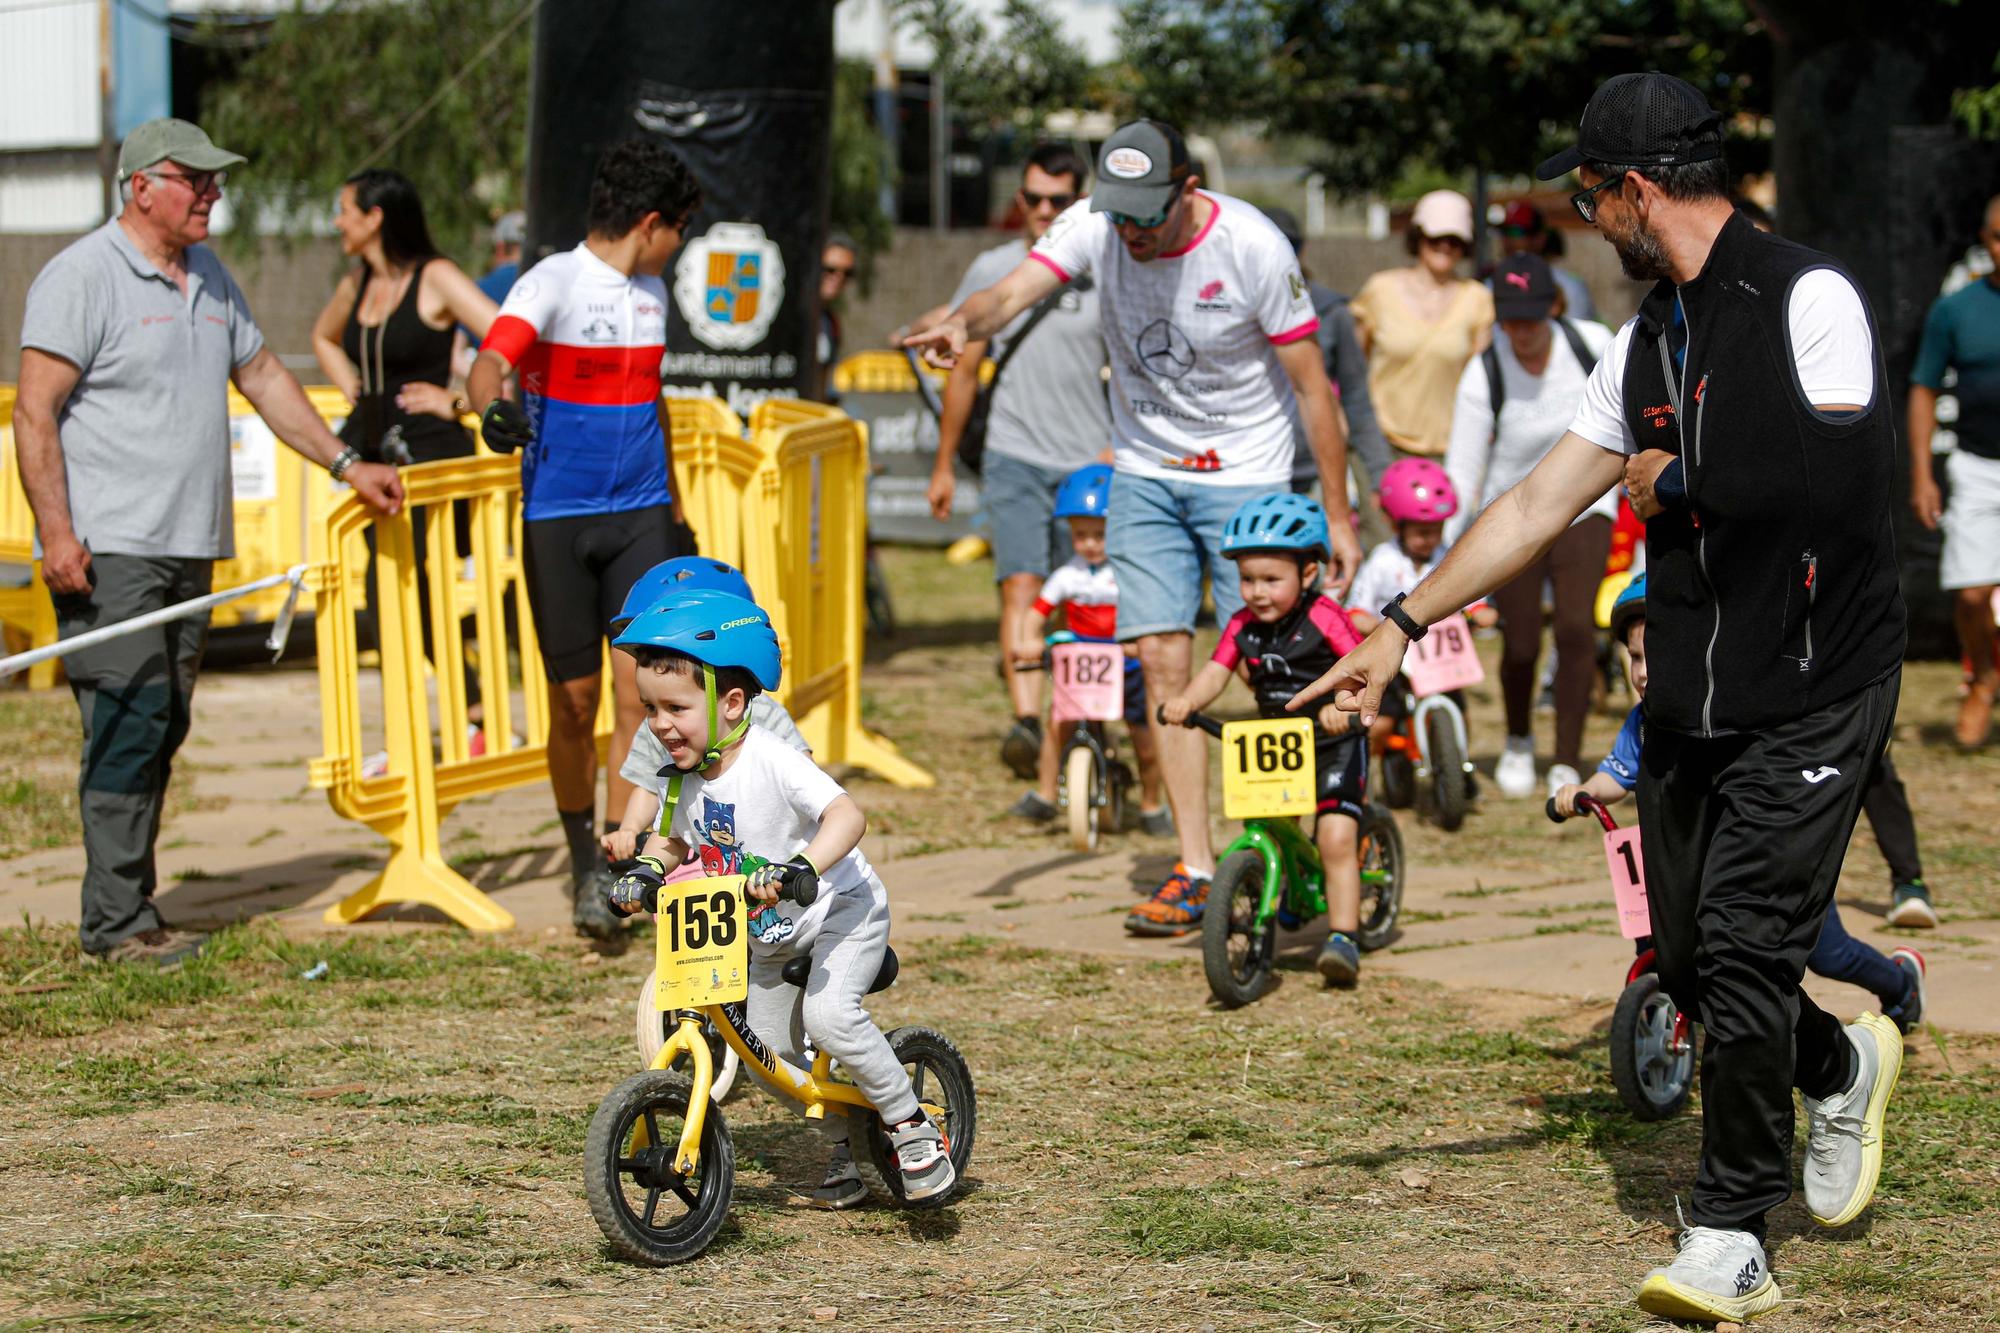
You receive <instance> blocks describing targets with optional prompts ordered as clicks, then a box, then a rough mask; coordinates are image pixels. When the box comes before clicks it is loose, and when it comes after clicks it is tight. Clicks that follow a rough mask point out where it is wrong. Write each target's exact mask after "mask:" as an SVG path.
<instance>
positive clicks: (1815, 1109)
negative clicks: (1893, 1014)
mask: <svg viewBox="0 0 2000 1333" xmlns="http://www.w3.org/2000/svg"><path fill="white" fill-rule="evenodd" d="M1845 1031H1846V1034H1847V1039H1848V1040H1849V1041H1850V1042H1852V1043H1853V1044H1854V1055H1855V1071H1854V1082H1853V1084H1852V1085H1851V1086H1850V1087H1849V1088H1848V1089H1847V1091H1845V1092H1836V1093H1834V1094H1833V1096H1831V1097H1828V1098H1826V1099H1825V1100H1823V1101H1815V1100H1814V1099H1813V1098H1811V1097H1806V1098H1803V1099H1802V1100H1803V1101H1804V1102H1805V1104H1806V1166H1805V1185H1806V1207H1807V1209H1808V1210H1809V1211H1811V1213H1812V1216H1813V1221H1815V1222H1817V1223H1819V1224H1820V1225H1821V1226H1823V1227H1838V1226H1845V1225H1847V1224H1848V1223H1849V1222H1852V1221H1853V1220H1854V1219H1855V1218H1857V1217H1859V1216H1861V1210H1862V1209H1864V1208H1866V1207H1867V1206H1868V1202H1869V1200H1871V1199H1873V1198H1874V1197H1875V1182H1876V1181H1877V1180H1879V1179H1880V1178H1881V1175H1882V1122H1883V1120H1884V1119H1885V1118H1886V1117H1887V1115H1888V1111H1889V1094H1890V1093H1891V1092H1893V1091H1895V1088H1896V1076H1897V1075H1899V1074H1901V1073H1902V1072H1903V1034H1902V1033H1900V1032H1898V1031H1897V1030H1896V1025H1895V1024H1894V1023H1891V1022H1890V1021H1889V1020H1888V1019H1886V1018H1884V1017H1882V1015H1880V1014H1863V1015H1862V1016H1861V1017H1860V1018H1858V1019H1856V1020H1855V1021H1854V1022H1852V1023H1850V1024H1848V1025H1847V1028H1846V1029H1845Z"/></svg>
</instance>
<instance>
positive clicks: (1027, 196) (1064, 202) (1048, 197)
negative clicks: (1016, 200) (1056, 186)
mask: <svg viewBox="0 0 2000 1333" xmlns="http://www.w3.org/2000/svg"><path fill="white" fill-rule="evenodd" d="M1021 202H1022V203H1024V204H1026V205H1027V206H1028V208H1029V211H1031V212H1032V211H1033V210H1035V209H1037V208H1040V207H1041V206H1042V205H1043V204H1049V205H1052V206H1053V207H1054V208H1055V210H1056V211H1057V212H1058V213H1060V212H1061V211H1062V210H1063V209H1065V208H1068V207H1069V206H1070V205H1071V204H1073V203H1075V202H1076V196H1075V195H1073V194H1036V193H1035V192H1034V191H1033V190H1023V191H1021Z"/></svg>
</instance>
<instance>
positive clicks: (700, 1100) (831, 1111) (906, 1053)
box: [583, 874, 978, 1264]
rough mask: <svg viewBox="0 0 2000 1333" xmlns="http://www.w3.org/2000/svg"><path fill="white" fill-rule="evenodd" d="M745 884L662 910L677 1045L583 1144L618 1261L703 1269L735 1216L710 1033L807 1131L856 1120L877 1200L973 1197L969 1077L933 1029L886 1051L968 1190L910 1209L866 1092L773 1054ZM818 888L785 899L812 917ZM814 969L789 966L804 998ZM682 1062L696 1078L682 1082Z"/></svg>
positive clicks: (702, 882)
mask: <svg viewBox="0 0 2000 1333" xmlns="http://www.w3.org/2000/svg"><path fill="white" fill-rule="evenodd" d="M743 884H744V877H743V876H741V875H728V876H721V877H717V878H713V879H689V880H682V881H679V882H677V883H672V884H666V885H663V886H661V887H660V889H659V890H658V894H657V898H656V899H655V901H653V902H650V903H648V906H649V907H650V908H652V909H653V911H654V912H655V914H656V928H657V932H658V961H657V964H656V967H657V980H656V982H655V986H654V993H655V996H656V1003H657V1004H658V1006H659V1009H660V1012H661V1013H663V1014H671V1015H673V1017H674V1020H675V1021H674V1025H673V1034H672V1035H671V1036H670V1037H668V1038H667V1041H666V1044H665V1045H663V1046H661V1047H660V1050H659V1053H658V1054H657V1055H655V1056H654V1057H653V1063H652V1067H651V1068H650V1069H647V1070H646V1071H645V1072H644V1073H641V1074H635V1075H634V1076H633V1077H631V1078H628V1079H626V1080H625V1081H624V1082H623V1083H621V1084H619V1085H618V1086H617V1087H615V1088H613V1089H612V1090H611V1092H610V1093H609V1094H608V1095H607V1096H606V1097H605V1098H604V1100H603V1101H602V1102H600V1103H598V1107H597V1114H596V1115H594V1116H592V1117H591V1121H590V1130H589V1133H588V1134H587V1135H586V1137H585V1140H584V1163H583V1176H584V1192H585V1194H586V1195H587V1197H588V1198H589V1200H590V1211H591V1215H592V1216H593V1217H595V1218H596V1219H597V1225H598V1226H599V1227H600V1228H602V1229H603V1231H604V1237H605V1239H606V1240H608V1241H609V1242H610V1243H611V1248H612V1250H613V1251H615V1252H616V1253H617V1254H619V1255H620V1256H621V1257H623V1258H626V1259H630V1260H633V1261H634V1262H637V1263H642V1264H677V1263H685V1262H686V1261H687V1260H689V1259H693V1258H695V1257H696V1256H697V1255H699V1254H700V1253H701V1252H702V1251H703V1250H705V1249H707V1248H708V1244H709V1242H710V1241H711V1240H713V1239H714V1238H715V1233H716V1232H717V1230H719V1229H720V1228H721V1226H722V1220H723V1218H724V1217H725V1216H727V1215H728V1213H729V1199H730V1194H731V1192H732V1191H733V1189H734V1187H735V1182H736V1156H735V1150H734V1149H733V1148H732V1147H731V1145H730V1141H729V1126H728V1124H727V1123H726V1122H725V1121H724V1119H723V1115H722V1110H721V1108H720V1107H719V1106H717V1105H716V1104H715V1103H714V1102H713V1101H711V1100H710V1096H709V1093H710V1089H711V1087H712V1085H713V1082H714V1078H715V1070H716V1060H715V1055H714V1051H713V1049H712V1047H711V1046H710V1042H709V1038H708V1036H707V1035H706V1034H707V1033H709V1032H711V1031H712V1032H715V1033H718V1034H720V1036H721V1038H722V1041H723V1042H724V1043H725V1044H726V1045H727V1047H728V1048H729V1049H730V1050H733V1051H735V1052H736V1054H737V1057H738V1058H739V1060H740V1061H741V1065H742V1067H743V1068H745V1069H748V1070H749V1071H750V1072H751V1073H752V1074H754V1075H755V1076H756V1077H757V1078H758V1080H759V1081H760V1082H762V1083H763V1084H764V1085H765V1086H766V1087H768V1088H770V1089H771V1091H773V1092H775V1093H777V1094H778V1095H780V1096H782V1097H788V1098H790V1099H791V1100H793V1101H795V1102H798V1103H800V1104H801V1105H803V1106H804V1108H805V1116H806V1118H807V1119H808V1120H821V1119H824V1118H826V1117H827V1116H835V1115H838V1116H846V1117H847V1118H848V1119H849V1121H850V1122H851V1131H850V1133H849V1136H848V1142H849V1144H850V1146H851V1148H852V1150H853V1155H854V1165H855V1167H856V1169H857V1170H858V1171H859V1172H860V1173H861V1177H862V1179H863V1180H865V1181H866V1182H867V1183H868V1186H869V1188H870V1190H871V1191H873V1192H874V1193H875V1195H876V1196H877V1197H878V1198H879V1199H882V1200H883V1201H884V1202H888V1203H892V1204H895V1205H898V1206H902V1207H908V1208H936V1207H940V1206H942V1205H944V1204H946V1203H948V1202H950V1201H951V1199H952V1198H953V1197H955V1196H956V1194H957V1192H958V1191H959V1190H960V1189H962V1188H963V1187H964V1181H965V1171H966V1166H967V1164H968V1163H969V1162H970V1161H971V1159H972V1141H973V1136H974V1134H975V1133H976V1132H977V1128H978V1111H977V1107H976V1098H975V1093H974V1090H973V1086H972V1071H971V1070H970V1069H969V1068H967V1066H966V1063H965V1057H964V1056H962V1055H960V1054H959V1052H958V1047H957V1046H955V1045H953V1044H952V1041H951V1039H950V1038H948V1037H946V1036H945V1035H944V1034H943V1033H941V1032H937V1031H935V1030H933V1029H931V1028H925V1027H904V1028H897V1029H896V1030H895V1031H893V1032H890V1033H888V1034H887V1035H888V1038H889V1045H890V1047H891V1048H892V1049H894V1051H895V1052H896V1058H897V1059H898V1060H900V1061H901V1062H902V1065H903V1068H904V1070H905V1071H907V1072H908V1074H909V1076H910V1087H911V1090H912V1091H913V1092H915V1094H916V1097H917V1101H918V1102H919V1103H920V1104H921V1105H922V1107H923V1109H924V1114H926V1115H927V1116H929V1117H930V1119H931V1122H932V1123H933V1124H935V1125H936V1126H937V1127H938V1130H939V1132H940V1133H942V1134H943V1136H944V1141H945V1150H946V1152H947V1153H948V1154H949V1155H950V1157H951V1165H952V1169H953V1170H954V1171H955V1172H956V1173H957V1174H958V1180H959V1184H958V1185H956V1186H954V1187H953V1188H952V1189H951V1190H948V1191H946V1192H945V1193H943V1194H939V1195H934V1196H932V1197H930V1198H927V1199H923V1200H920V1201H919V1200H909V1199H906V1198H905V1197H904V1194H903V1173H902V1170H901V1169H900V1167H899V1166H898V1165H897V1161H896V1151H895V1148H894V1146H893V1145H892V1144H891V1142H890V1139H889V1133H888V1129H887V1127H886V1126H884V1125H883V1123H882V1121H881V1118H880V1117H879V1116H877V1115H876V1113H875V1108H874V1106H873V1105H872V1104H870V1102H869V1101H868V1098H867V1097H866V1096H864V1095H863V1094H862V1092H861V1090H860V1089H859V1088H857V1087H855V1086H854V1083H853V1082H852V1081H851V1080H850V1079H848V1078H847V1077H846V1075H845V1074H844V1073H843V1071H841V1070H840V1069H839V1068H837V1067H836V1066H835V1065H834V1064H833V1062H832V1060H831V1059H830V1058H829V1057H828V1056H827V1055H826V1053H825V1052H823V1051H822V1052H818V1053H812V1064H811V1067H810V1068H802V1067H800V1066H798V1065H795V1064H793V1063H791V1062H790V1061H789V1060H785V1059H783V1058H780V1057H779V1056H777V1055H776V1054H774V1053H773V1052H772V1051H770V1050H768V1049H767V1048H766V1047H765V1045H764V1043H763V1042H762V1041H761V1040H760V1039H759V1038H758V1036H757V1034H756V1033H755V1032H753V1031H752V1030H751V1028H750V1024H749V1022H748V1019H747V1018H746V1016H745V1012H744V1001H745V1000H746V999H747V998H748V996H749V955H748V948H747V945H748V939H749V936H748V927H747V925H746V923H745V920H744V917H745V911H744V903H745V895H744V891H743ZM818 892H819V885H818V883H817V881H816V880H815V879H814V878H813V877H811V876H810V875H805V874H797V875H794V876H789V877H788V878H787V880H786V882H785V884H784V885H783V887H782V888H781V889H780V896H781V897H784V898H786V899H788V900H790V901H792V902H795V903H797V904H798V905H799V906H801V907H806V906H810V905H811V904H812V902H813V900H814V898H815V897H816V896H817V895H818ZM811 967H812V959H811V958H810V957H803V958H795V959H792V960H791V961H790V962H788V963H786V964H785V966H784V971H783V976H784V979H785V981H786V982H788V983H789V984H791V985H794V986H799V987H804V986H805V984H806V982H807V979H808V977H809V975H810V972H811ZM896 971H897V963H896V954H895V951H894V950H893V949H891V950H888V951H887V952H886V953H885V954H884V956H883V961H882V970H881V971H880V972H879V973H877V974H876V977H875V982H874V984H873V985H872V986H870V987H869V993H870V994H873V993H875V992H876V991H880V990H884V989H886V988H887V987H888V986H889V985H891V984H892V983H893V982H894V981H895V979H896ZM681 1060H685V1061H686V1071H687V1072H680V1071H677V1070H673V1069H672V1068H671V1066H673V1065H674V1064H675V1063H676V1062H677V1061H681Z"/></svg>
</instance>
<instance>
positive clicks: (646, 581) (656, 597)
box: [603, 555, 812, 864]
mask: <svg viewBox="0 0 2000 1333" xmlns="http://www.w3.org/2000/svg"><path fill="white" fill-rule="evenodd" d="M685 592H726V593H728V594H730V595H731V596H733V597H741V598H742V599H743V600H744V601H746V602H755V601H756V600H757V598H756V596H755V595H754V594H753V593H752V592H751V591H750V581H749V580H748V579H746V578H744V577H743V574H742V571H740V570H738V569H737V568H736V566H734V565H732V564H729V563H727V562H726V561H722V560H716V559H712V558H710V557H708V556H705V555H684V556H678V557H676V558H675V559H672V560H663V561H661V562H660V563H659V564H657V565H654V566H653V567H652V568H651V569H649V570H647V571H646V572H645V573H644V574H643V575H641V576H640V578H639V581H638V582H636V583H634V584H633V585H632V590H631V591H630V592H628V593H627V594H625V604H624V606H623V607H621V608H620V609H619V612H618V614H617V615H616V616H615V617H613V619H612V621H611V636H612V638H614V639H616V638H617V637H618V636H619V635H620V634H622V633H624V631H625V627H626V626H627V625H630V624H631V623H632V622H633V620H634V619H636V618H637V617H638V616H640V615H641V614H643V613H644V612H647V611H650V610H652V609H653V608H654V607H655V606H658V605H659V604H661V603H662V602H664V601H665V600H666V599H667V598H669V597H672V596H675V595H676V594H679V593H685ZM750 723H751V725H752V726H758V727H762V728H764V729H765V730H766V731H769V732H770V733H771V734H772V735H774V736H776V737H777V738H778V739H779V740H781V741H783V742H784V743H785V744H787V745H789V746H791V747H792V748H793V749H794V750H797V751H798V752H799V753H800V754H803V755H807V756H810V755H811V754H812V746H810V745H808V744H806V738H805V737H804V736H802V735H801V734H800V733H799V728H798V724H797V723H796V722H794V721H792V715H791V714H790V713H787V712H786V711H785V706H784V705H783V704H781V703H779V702H778V701H777V700H776V699H773V698H772V697H771V696H770V695H768V694H759V695H758V696H757V697H756V698H754V699H752V700H751V701H750ZM670 762H671V761H670V760H669V759H668V757H667V750H666V747H665V746H664V745H662V744H660V742H659V741H658V740H657V739H655V738H654V735H653V728H652V724H651V723H650V722H641V723H640V724H639V730H638V731H637V732H635V733H633V736H632V749H631V751H630V752H629V753H628V754H627V755H626V756H625V762H624V764H622V765H621V766H620V767H619V769H618V776H619V777H622V778H624V779H625V780H626V781H627V782H629V783H631V784H632V787H633V791H632V799H631V800H629V801H627V802H626V804H625V815H624V818H623V819H621V820H619V821H618V823H616V824H614V825H612V826H611V827H609V828H608V829H606V830H605V832H604V839H603V844H604V854H605V856H606V857H608V858H609V859H610V860H611V861H612V862H613V863H614V864H615V863H617V862H620V861H629V860H631V859H632V857H633V856H634V854H635V852H634V849H635V848H636V846H637V845H638V840H639V835H640V834H642V833H644V832H646V830H648V829H650V828H652V827H653V823H654V821H655V820H656V819H657V818H658V816H659V813H660V778H659V773H660V770H661V769H663V768H665V767H666V766H667V764H668V763H670Z"/></svg>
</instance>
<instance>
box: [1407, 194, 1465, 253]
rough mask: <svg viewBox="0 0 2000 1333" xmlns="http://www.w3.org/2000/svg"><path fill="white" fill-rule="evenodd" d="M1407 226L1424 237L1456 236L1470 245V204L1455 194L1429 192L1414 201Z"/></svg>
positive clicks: (1460, 195) (1461, 196)
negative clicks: (1414, 208)
mask: <svg viewBox="0 0 2000 1333" xmlns="http://www.w3.org/2000/svg"><path fill="white" fill-rule="evenodd" d="M1410 225H1411V226H1412V227H1415V228H1416V229H1417V230H1418V231H1420V232H1422V233H1423V234H1424V235H1426V236H1456V237H1458V239H1459V240H1461V241H1464V242H1465V243H1466V244H1467V245H1471V244H1472V201H1471V200H1470V199H1467V198H1466V197H1465V196H1464V195H1462V194H1460V193H1459V192H1458V191H1457V190H1432V191H1431V192H1430V193H1429V194H1427V195H1425V196H1424V197H1423V198H1421V199H1419V200H1417V208H1416V211H1415V212H1413V213H1411V214H1410Z"/></svg>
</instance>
